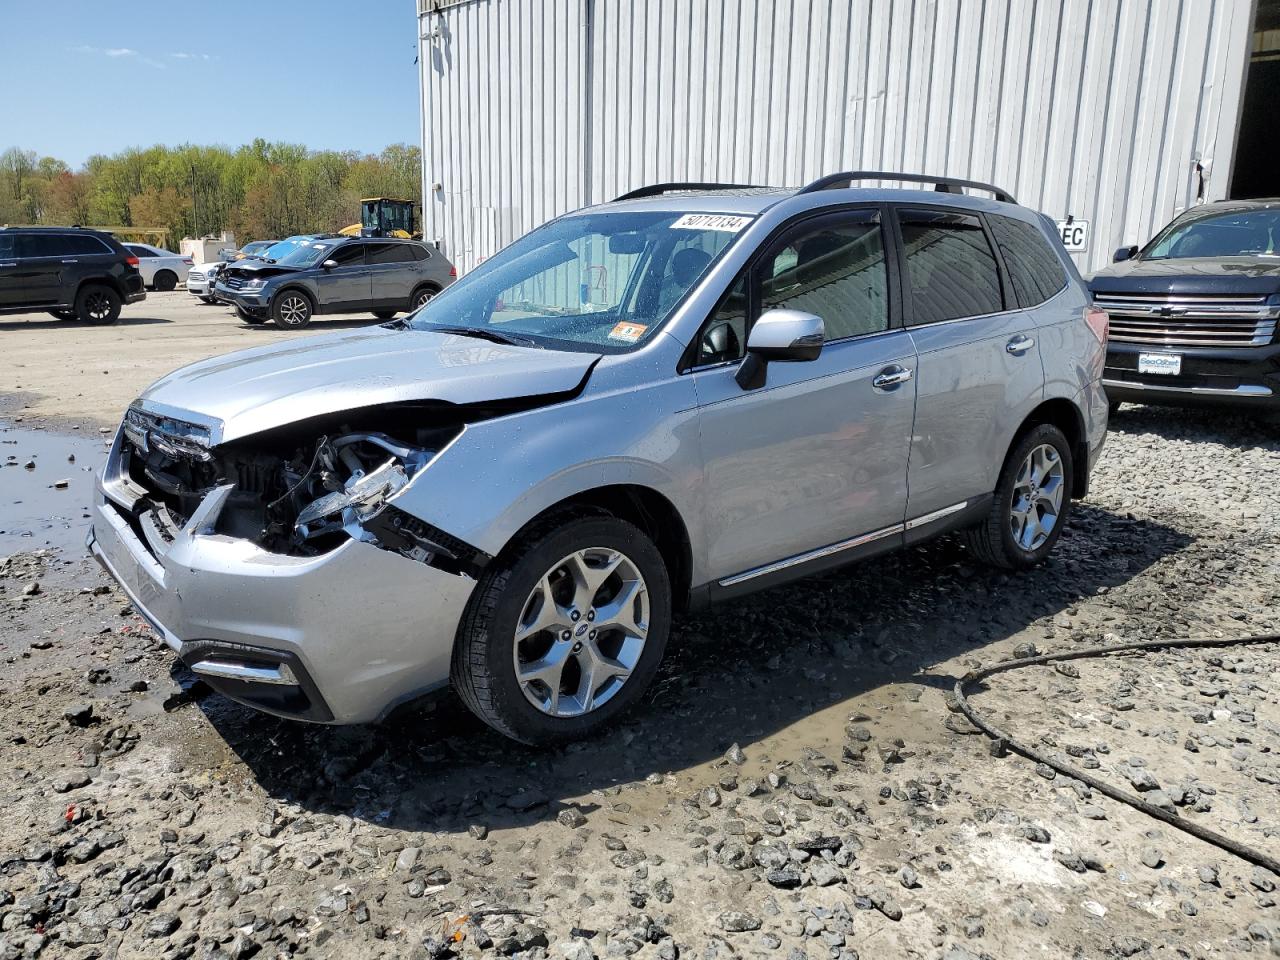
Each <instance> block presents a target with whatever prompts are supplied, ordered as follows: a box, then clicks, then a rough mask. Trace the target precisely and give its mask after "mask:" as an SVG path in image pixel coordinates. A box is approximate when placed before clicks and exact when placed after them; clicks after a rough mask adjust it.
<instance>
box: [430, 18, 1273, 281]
mask: <svg viewBox="0 0 1280 960" xmlns="http://www.w3.org/2000/svg"><path fill="white" fill-rule="evenodd" d="M418 2H419V8H420V11H421V15H420V17H419V26H420V31H419V33H420V37H421V40H420V54H421V56H420V63H421V69H422V98H423V104H422V106H423V139H424V144H423V147H424V149H423V167H424V169H423V187H424V222H425V225H426V236H427V237H428V238H431V239H438V240H439V241H440V242H441V243H442V244H443V246H444V248H445V250H446V253H448V254H449V255H450V256H451V257H452V258H454V260H455V261H456V262H457V263H458V265H459V267H460V268H461V269H467V268H469V267H472V266H474V265H475V264H476V263H477V262H479V261H480V260H481V259H483V258H485V257H487V256H490V255H492V254H493V253H494V252H495V251H496V250H498V249H500V248H501V247H502V246H504V245H505V244H507V243H509V242H511V241H512V240H513V239H515V238H516V237H518V236H520V235H521V234H523V233H525V232H527V231H528V230H530V229H532V228H533V227H535V226H537V225H539V224H541V223H543V222H545V221H546V220H548V219H549V218H551V217H553V216H555V215H557V214H559V213H562V212H564V211H566V210H571V209H574V208H576V207H580V206H583V205H586V204H588V203H596V202H599V201H601V200H607V199H609V198H611V197H613V196H616V195H617V194H619V193H622V192H624V191H626V190H629V189H631V188H633V187H636V186H639V185H641V184H645V183H652V182H655V181H662V180H720V181H732V182H747V183H772V184H800V183H803V182H805V181H806V180H809V179H812V178H814V177H817V176H819V175H821V174H823V173H828V172H832V171H836V170H843V169H880V170H901V171H906V172H924V173H938V174H947V175H951V176H957V177H966V178H970V179H976V180H985V181H989V182H993V183H997V184H1000V185H1001V186H1003V187H1005V188H1007V189H1009V190H1011V191H1012V192H1013V193H1014V195H1015V196H1017V197H1018V199H1019V200H1020V201H1021V202H1023V203H1025V204H1027V205H1029V206H1034V207H1036V208H1038V209H1040V210H1043V211H1044V212H1045V213H1047V214H1049V215H1050V216H1052V217H1053V218H1055V219H1061V218H1064V217H1066V216H1067V215H1072V216H1074V217H1076V218H1079V219H1085V220H1089V221H1090V223H1091V237H1090V243H1089V250H1088V252H1087V253H1084V254H1080V255H1077V262H1078V263H1079V264H1080V266H1081V268H1082V269H1095V268H1097V267H1098V266H1100V265H1101V264H1103V263H1105V262H1106V261H1107V260H1108V259H1109V256H1110V253H1111V251H1112V250H1113V249H1114V248H1115V247H1117V246H1120V245H1121V244H1123V243H1130V242H1137V241H1142V240H1145V239H1146V238H1148V237H1149V236H1150V235H1151V234H1152V232H1153V231H1154V230H1155V229H1157V228H1158V227H1159V226H1160V225H1162V224H1163V223H1164V222H1166V221H1167V220H1169V219H1170V218H1171V217H1172V216H1173V215H1174V214H1175V213H1176V212H1178V211H1180V210H1181V209H1183V208H1185V207H1186V206H1188V205H1189V204H1191V203H1194V202H1196V199H1197V196H1198V195H1201V194H1202V195H1203V197H1204V198H1206V199H1218V198H1221V197H1224V196H1225V195H1226V191H1227V186H1228V182H1229V179H1230V162H1231V153H1232V148H1233V145H1234V141H1235V131H1236V123H1237V118H1238V113H1239V108H1240V101H1241V96H1242V89H1243V82H1244V72H1245V64H1246V59H1247V57H1248V50H1249V40H1250V31H1251V28H1252V17H1253V0H1035V2H1033V0H418ZM1197 163H1198V164H1200V166H1201V167H1202V172H1199V171H1198V170H1197ZM1201 177H1203V186H1201Z"/></svg>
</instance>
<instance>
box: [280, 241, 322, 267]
mask: <svg viewBox="0 0 1280 960" xmlns="http://www.w3.org/2000/svg"><path fill="white" fill-rule="evenodd" d="M276 246H279V244H277V245H276ZM335 246H337V244H336V243H334V242H333V241H332V240H308V241H304V242H302V243H298V244H296V245H294V246H293V247H292V248H291V249H290V250H288V251H286V252H284V253H283V254H282V255H279V256H273V257H272V259H274V260H275V262H276V263H283V264H285V265H287V266H290V267H314V266H315V265H316V264H317V263H319V262H320V261H322V260H324V258H325V257H327V256H328V255H329V251H330V250H332V249H333V248H334V247H335Z"/></svg>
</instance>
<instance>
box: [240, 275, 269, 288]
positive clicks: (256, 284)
mask: <svg viewBox="0 0 1280 960" xmlns="http://www.w3.org/2000/svg"><path fill="white" fill-rule="evenodd" d="M266 285H267V281H266V280H264V279H262V278H261V277H256V278H254V279H253V280H246V281H245V282H244V286H242V287H241V288H240V289H241V290H261V289H262V288H263V287H265V286H266Z"/></svg>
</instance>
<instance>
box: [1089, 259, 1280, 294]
mask: <svg viewBox="0 0 1280 960" xmlns="http://www.w3.org/2000/svg"><path fill="white" fill-rule="evenodd" d="M1089 289H1090V290H1091V291H1093V292H1094V293H1157V294H1158V293H1171V294H1177V293H1200V294H1216V295H1221V296H1231V295H1233V294H1235V295H1240V296H1269V295H1270V294H1273V293H1280V257H1278V258H1272V257H1203V258H1199V259H1197V258H1190V257H1178V258H1175V259H1172V260H1127V261H1125V262H1123V263H1117V264H1115V265H1113V266H1110V267H1107V268H1106V269H1105V270H1099V271H1098V272H1097V273H1095V274H1094V275H1093V277H1092V278H1091V279H1090V280H1089Z"/></svg>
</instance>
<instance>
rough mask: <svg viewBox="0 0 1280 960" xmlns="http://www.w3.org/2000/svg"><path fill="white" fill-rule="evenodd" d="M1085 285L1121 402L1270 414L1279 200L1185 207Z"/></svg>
mask: <svg viewBox="0 0 1280 960" xmlns="http://www.w3.org/2000/svg"><path fill="white" fill-rule="evenodd" d="M1115 260H1116V265H1115V266H1112V267H1108V268H1107V269H1105V270H1102V271H1100V272H1099V273H1098V274H1096V275H1095V276H1094V277H1093V279H1092V280H1091V281H1090V284H1089V286H1090V290H1091V291H1092V293H1093V297H1094V301H1095V302H1096V303H1097V305H1098V306H1099V307H1101V308H1102V309H1103V310H1106V311H1107V313H1108V314H1110V317H1111V337H1110V341H1109V343H1108V346H1107V367H1106V375H1105V379H1104V385H1105V386H1106V389H1107V396H1108V398H1109V399H1110V400H1111V402H1112V404H1113V405H1114V404H1118V403H1120V402H1121V401H1126V400H1127V401H1132V402H1135V403H1159V404H1168V405H1174V406H1191V405H1207V404H1230V405H1235V406H1241V407H1252V408H1255V409H1259V410H1265V411H1270V412H1275V411H1280V341H1277V337H1276V321H1277V318H1278V317H1280V200H1232V201H1224V202H1221V203H1209V204H1204V205H1203V206H1198V207H1195V208H1193V209H1191V210H1188V211H1187V212H1186V213H1184V214H1182V215H1181V216H1180V217H1178V218H1177V219H1175V220H1174V221H1173V222H1172V223H1170V224H1169V225H1168V226H1167V227H1165V228H1164V229H1163V230H1161V231H1160V232H1159V233H1158V234H1156V237H1155V239H1153V240H1152V241H1151V242H1150V243H1148V244H1147V245H1146V246H1145V247H1143V248H1142V249H1141V250H1139V249H1138V248H1137V247H1122V248H1121V249H1119V250H1117V251H1116V254H1115Z"/></svg>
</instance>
